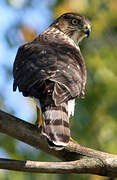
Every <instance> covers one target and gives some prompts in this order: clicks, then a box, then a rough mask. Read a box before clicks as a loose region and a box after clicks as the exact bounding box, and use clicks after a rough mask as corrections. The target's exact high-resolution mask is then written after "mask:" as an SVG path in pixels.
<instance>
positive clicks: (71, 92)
mask: <svg viewBox="0 0 117 180" xmlns="http://www.w3.org/2000/svg"><path fill="white" fill-rule="evenodd" d="M81 60H82V56H81V53H80V51H78V50H76V49H75V48H73V47H71V46H69V45H62V44H54V43H47V42H46V43H44V42H41V41H32V42H31V43H27V44H25V45H23V46H21V47H20V48H19V50H18V53H17V56H16V59H15V62H14V68H13V75H14V85H13V89H14V91H15V90H16V88H17V86H18V88H19V91H22V93H23V95H24V96H33V97H38V94H39V92H40V91H39V90H40V88H42V87H43V84H44V83H45V82H46V81H47V80H49V81H52V82H54V91H53V99H54V101H55V104H56V105H57V104H60V103H62V102H64V101H67V100H69V99H72V98H74V97H76V96H79V95H80V94H81V93H82V94H83V91H84V90H83V83H84V79H85V78H84V72H83V68H84V67H83V64H82V63H81V62H82V61H81Z"/></svg>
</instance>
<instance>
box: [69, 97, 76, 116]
mask: <svg viewBox="0 0 117 180" xmlns="http://www.w3.org/2000/svg"><path fill="white" fill-rule="evenodd" d="M74 110H75V99H72V100H69V101H68V116H69V117H70V115H72V116H74Z"/></svg>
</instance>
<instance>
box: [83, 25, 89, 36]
mask: <svg viewBox="0 0 117 180" xmlns="http://www.w3.org/2000/svg"><path fill="white" fill-rule="evenodd" d="M90 32H91V25H90V24H86V25H85V27H84V33H85V34H87V37H89V35H90Z"/></svg>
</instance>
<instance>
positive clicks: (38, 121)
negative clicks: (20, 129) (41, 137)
mask: <svg viewBox="0 0 117 180" xmlns="http://www.w3.org/2000/svg"><path fill="white" fill-rule="evenodd" d="M42 122H43V121H42V112H41V110H40V109H38V107H37V120H36V122H35V124H36V125H37V126H38V127H39V128H40V127H41V126H42Z"/></svg>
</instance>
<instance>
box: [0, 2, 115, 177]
mask: <svg viewBox="0 0 117 180" xmlns="http://www.w3.org/2000/svg"><path fill="white" fill-rule="evenodd" d="M71 11H73V12H78V13H81V14H83V15H85V16H87V17H88V18H89V19H90V21H91V22H92V33H91V36H90V37H89V38H88V39H87V38H86V39H85V40H83V42H82V43H81V44H80V47H81V51H82V53H83V56H84V59H85V63H86V66H87V71H88V74H87V76H88V77H87V85H86V98H85V99H77V100H76V109H75V116H74V117H72V118H71V122H70V127H71V133H72V137H73V138H74V139H75V140H77V141H78V142H79V143H80V144H82V145H84V146H88V147H91V148H94V149H97V150H101V151H105V152H109V153H113V154H117V1H116V0H6V1H5V0H1V1H0V24H1V27H0V108H1V109H2V110H4V111H6V112H8V113H10V114H13V115H15V116H18V117H19V118H22V119H24V120H26V121H29V122H31V123H34V121H35V119H36V112H35V107H34V105H33V103H32V102H31V100H29V99H27V98H24V97H23V96H22V95H21V94H20V93H19V92H17V93H14V92H12V83H13V77H12V66H13V62H14V58H15V55H16V52H17V48H18V47H19V45H21V44H22V43H24V42H25V41H31V40H32V39H33V38H34V37H35V36H36V35H37V34H39V33H41V32H42V31H43V30H44V29H46V28H47V27H48V26H49V24H51V23H52V21H53V20H54V19H55V18H57V17H58V16H59V15H61V14H62V13H64V12H71ZM3 123H4V122H3ZM0 157H6V158H14V159H20V160H39V161H56V160H57V159H55V158H54V157H51V156H49V155H47V154H46V153H44V152H42V151H39V150H36V149H34V148H32V147H30V146H28V145H26V144H24V143H21V142H18V141H17V140H15V139H12V138H11V137H8V136H6V135H3V134H0ZM12 179H13V180H26V179H28V180H38V179H39V180H48V179H52V180H63V179H66V180H71V179H72V180H76V179H79V180H103V179H108V178H105V177H100V176H92V175H74V174H72V175H70V174H69V175H67V174H66V175H58V174H56V175H55V174H34V173H22V172H13V171H4V170H0V180H12Z"/></svg>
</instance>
